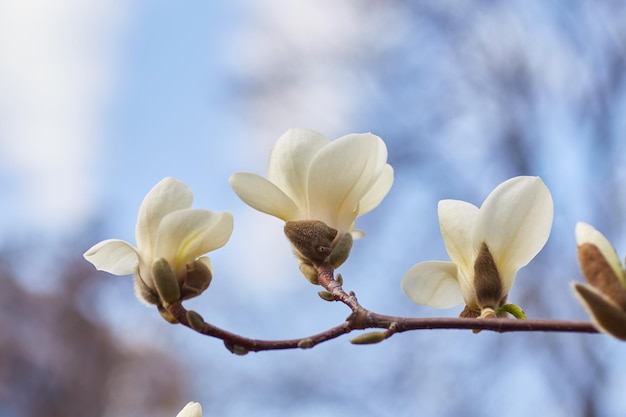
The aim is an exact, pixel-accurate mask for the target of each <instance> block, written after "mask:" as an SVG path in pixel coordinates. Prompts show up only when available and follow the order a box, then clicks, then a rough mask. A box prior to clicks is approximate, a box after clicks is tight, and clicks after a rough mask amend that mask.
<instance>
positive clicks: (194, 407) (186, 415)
mask: <svg viewBox="0 0 626 417" xmlns="http://www.w3.org/2000/svg"><path fill="white" fill-rule="evenodd" d="M176 417H202V406H201V405H200V404H199V403H196V402H190V403H188V404H187V405H186V406H185V407H184V408H183V409H182V410H180V413H178V414H176Z"/></svg>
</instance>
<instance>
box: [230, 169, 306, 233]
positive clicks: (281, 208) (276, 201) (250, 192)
mask: <svg viewBox="0 0 626 417" xmlns="http://www.w3.org/2000/svg"><path fill="white" fill-rule="evenodd" d="M228 181H229V183H230V186H231V187H232V189H233V191H235V193H236V194H237V195H238V196H239V198H241V199H242V200H243V201H244V202H245V203H246V204H248V205H249V206H250V207H252V208H254V209H256V210H259V211H261V212H263V213H267V214H271V215H272V216H276V217H278V218H279V219H282V220H284V221H290V220H302V219H303V218H304V213H302V212H301V211H300V209H299V208H298V206H297V205H296V203H295V202H294V201H293V200H291V198H289V197H288V196H287V194H285V193H284V192H282V190H281V189H280V188H278V187H277V186H276V185H274V184H272V183H271V182H270V181H268V180H266V179H265V178H263V177H261V176H259V175H256V174H252V173H249V172H235V173H234V174H233V175H231V177H230V179H229V180H228Z"/></svg>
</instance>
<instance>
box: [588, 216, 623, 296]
mask: <svg viewBox="0 0 626 417" xmlns="http://www.w3.org/2000/svg"><path fill="white" fill-rule="evenodd" d="M576 243H577V244H578V245H579V246H580V245H582V244H583V243H590V244H592V245H595V246H596V247H597V248H598V249H599V250H600V252H602V255H604V259H606V261H607V262H608V263H609V265H611V268H613V271H615V274H616V276H617V277H619V278H620V280H621V281H622V283H625V282H624V281H625V277H624V269H623V268H622V263H621V261H620V259H619V257H618V256H617V252H616V251H615V248H614V247H613V245H611V242H609V240H608V239H607V238H606V237H605V236H604V235H603V234H602V233H600V232H599V231H598V230H596V229H595V228H594V227H593V226H591V225H589V224H587V223H583V222H578V223H577V224H576ZM625 284H626V283H625Z"/></svg>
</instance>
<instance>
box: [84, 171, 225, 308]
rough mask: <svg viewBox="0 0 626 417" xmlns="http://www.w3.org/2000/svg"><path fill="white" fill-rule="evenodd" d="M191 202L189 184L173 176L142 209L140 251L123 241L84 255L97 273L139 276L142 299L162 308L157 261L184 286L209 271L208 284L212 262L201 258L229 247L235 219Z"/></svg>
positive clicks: (138, 234) (112, 241)
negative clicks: (167, 265) (193, 274)
mask: <svg viewBox="0 0 626 417" xmlns="http://www.w3.org/2000/svg"><path fill="white" fill-rule="evenodd" d="M192 201H193V193H192V192H191V190H190V189H189V187H187V185H185V184H184V183H183V182H181V181H178V180H175V179H173V178H169V177H168V178H165V179H163V180H162V181H161V182H159V183H158V184H157V185H155V186H154V187H153V188H152V190H150V192H149V193H148V194H147V195H146V197H145V198H144V200H143V202H142V204H141V207H140V208H139V215H138V218H137V226H136V229H135V239H136V241H137V247H134V246H133V245H131V244H130V243H128V242H126V241H123V240H119V239H108V240H104V241H102V242H100V243H98V244H96V245H94V246H93V247H92V248H90V249H89V250H88V251H87V252H85V254H84V255H83V256H84V257H85V259H86V260H88V261H89V262H91V263H92V264H93V265H94V266H95V267H96V268H97V269H98V270H101V271H106V272H109V273H111V274H113V275H129V274H135V287H136V289H137V293H138V296H139V298H140V299H142V300H143V301H146V302H148V303H151V304H160V303H159V298H158V295H157V290H156V286H155V280H154V275H153V265H154V264H155V262H156V261H157V260H165V261H166V263H167V264H169V267H170V268H171V271H172V272H173V274H174V276H175V277H176V280H177V281H178V283H179V284H180V285H181V286H184V285H185V283H186V282H187V281H191V280H190V276H191V275H192V274H191V273H190V271H197V270H202V271H205V274H204V275H208V276H207V277H205V279H204V280H205V281H206V279H208V280H210V276H211V263H210V260H209V258H208V257H206V256H203V257H200V256H201V255H203V254H205V253H207V252H210V251H212V250H214V249H217V248H220V247H222V246H223V245H224V244H226V242H227V241H228V239H229V238H230V235H231V233H232V230H233V217H232V214H231V213H228V212H221V213H216V212H212V211H209V210H202V209H192V208H190V207H191V203H192ZM161 263H162V262H161ZM194 277H195V278H197V274H195V276H194ZM205 284H206V285H208V282H205ZM202 289H204V288H202ZM193 295H197V294H193Z"/></svg>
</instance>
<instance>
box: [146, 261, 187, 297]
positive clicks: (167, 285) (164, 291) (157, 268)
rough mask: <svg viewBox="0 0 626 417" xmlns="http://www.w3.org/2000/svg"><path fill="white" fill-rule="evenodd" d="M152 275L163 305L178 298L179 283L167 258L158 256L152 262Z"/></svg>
mask: <svg viewBox="0 0 626 417" xmlns="http://www.w3.org/2000/svg"><path fill="white" fill-rule="evenodd" d="M152 276H153V277H154V285H155V286H156V290H157V293H158V294H159V297H160V298H161V300H162V301H163V303H164V304H165V305H167V304H171V303H173V302H175V301H178V300H180V284H179V283H178V280H176V275H174V271H172V268H171V267H170V264H169V262H167V260H165V259H163V258H158V259H156V260H155V261H154V262H152Z"/></svg>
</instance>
